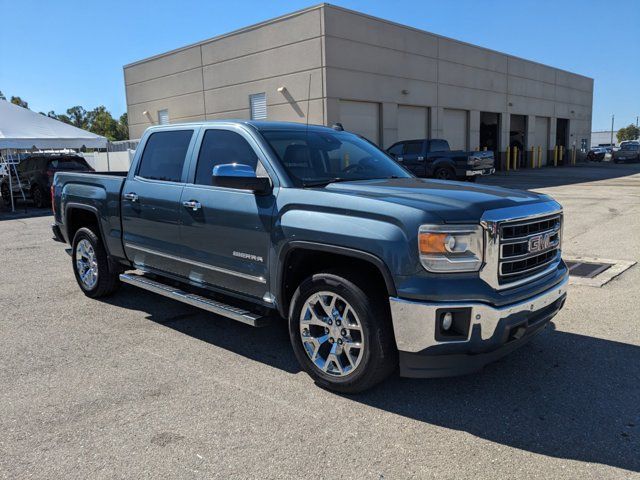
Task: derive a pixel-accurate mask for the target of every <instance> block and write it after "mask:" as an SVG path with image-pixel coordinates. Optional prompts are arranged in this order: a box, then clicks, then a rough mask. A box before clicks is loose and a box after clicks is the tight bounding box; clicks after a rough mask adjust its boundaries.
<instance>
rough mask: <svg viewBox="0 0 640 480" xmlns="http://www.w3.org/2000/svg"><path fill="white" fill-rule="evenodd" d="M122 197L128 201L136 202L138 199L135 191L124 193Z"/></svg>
mask: <svg viewBox="0 0 640 480" xmlns="http://www.w3.org/2000/svg"><path fill="white" fill-rule="evenodd" d="M123 196H124V199H125V200H129V201H130V202H137V201H138V194H137V193H133V192H130V193H125V194H124V195H123Z"/></svg>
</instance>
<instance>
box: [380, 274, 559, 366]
mask: <svg viewBox="0 0 640 480" xmlns="http://www.w3.org/2000/svg"><path fill="white" fill-rule="evenodd" d="M568 282H569V278H568V277H566V278H565V279H564V280H563V281H562V282H560V283H559V284H557V285H555V286H554V287H553V288H550V289H549V290H547V291H546V292H543V293H541V294H539V295H536V296H535V297H532V298H529V299H527V300H526V301H523V302H519V303H515V304H511V305H506V306H504V307H492V306H490V305H487V304H484V303H465V302H460V303H453V302H452V303H441V302H440V303H424V302H415V301H411V300H405V299H402V298H396V297H390V298H389V302H390V304H391V319H392V322H393V330H394V333H395V337H396V345H397V347H398V350H400V351H401V352H414V353H415V352H421V351H423V350H425V349H426V348H429V347H433V346H435V345H441V344H454V343H457V344H464V343H466V342H469V340H470V339H471V333H472V332H473V331H474V326H475V325H479V327H480V335H481V339H482V340H483V341H485V340H489V339H490V338H491V337H493V335H494V333H495V332H496V327H497V326H498V324H499V322H500V321H501V320H503V319H505V318H507V317H509V316H511V315H513V314H517V313H522V312H530V313H531V316H534V315H535V313H536V312H537V311H538V310H541V309H543V308H545V307H547V306H549V305H551V304H553V303H554V302H556V301H557V300H558V299H560V298H561V297H563V296H564V295H566V293H567V285H568ZM460 308H470V309H471V319H470V325H469V334H468V336H467V338H466V339H462V340H445V341H439V340H436V328H437V318H436V312H437V311H438V310H447V309H460Z"/></svg>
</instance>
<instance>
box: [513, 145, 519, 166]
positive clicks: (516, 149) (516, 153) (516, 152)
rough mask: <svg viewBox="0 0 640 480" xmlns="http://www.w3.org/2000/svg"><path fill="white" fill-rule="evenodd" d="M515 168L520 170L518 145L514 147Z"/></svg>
mask: <svg viewBox="0 0 640 480" xmlns="http://www.w3.org/2000/svg"><path fill="white" fill-rule="evenodd" d="M513 169H514V170H518V147H516V146H514V147H513Z"/></svg>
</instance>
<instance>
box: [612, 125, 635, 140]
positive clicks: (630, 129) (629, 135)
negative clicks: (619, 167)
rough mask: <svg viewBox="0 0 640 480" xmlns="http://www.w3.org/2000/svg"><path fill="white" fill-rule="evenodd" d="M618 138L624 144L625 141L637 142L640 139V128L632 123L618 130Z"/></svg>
mask: <svg viewBox="0 0 640 480" xmlns="http://www.w3.org/2000/svg"><path fill="white" fill-rule="evenodd" d="M616 137H617V138H618V142H623V141H624V140H635V139H637V138H640V128H638V127H636V126H635V125H634V124H632V123H630V124H629V125H627V126H626V127H624V128H621V129H620V130H618V133H616Z"/></svg>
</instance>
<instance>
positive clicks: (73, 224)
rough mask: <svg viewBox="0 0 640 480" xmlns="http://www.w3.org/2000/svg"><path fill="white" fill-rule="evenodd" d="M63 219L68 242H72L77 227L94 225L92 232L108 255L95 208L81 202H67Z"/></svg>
mask: <svg viewBox="0 0 640 480" xmlns="http://www.w3.org/2000/svg"><path fill="white" fill-rule="evenodd" d="M64 219H65V222H64V223H65V229H66V233H67V241H68V242H69V244H72V243H73V237H74V235H75V234H76V232H77V231H78V230H79V229H81V228H82V227H94V229H95V230H94V233H95V234H96V235H97V236H98V237H99V238H100V240H102V244H103V245H104V248H105V250H106V251H107V256H110V255H109V249H108V247H107V243H106V242H105V241H104V240H105V237H104V232H103V231H102V224H101V223H100V216H99V214H98V209H97V208H95V207H93V206H91V205H83V204H81V203H68V204H67V205H66V206H65V210H64Z"/></svg>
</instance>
